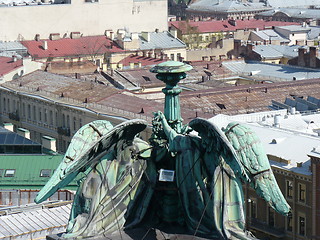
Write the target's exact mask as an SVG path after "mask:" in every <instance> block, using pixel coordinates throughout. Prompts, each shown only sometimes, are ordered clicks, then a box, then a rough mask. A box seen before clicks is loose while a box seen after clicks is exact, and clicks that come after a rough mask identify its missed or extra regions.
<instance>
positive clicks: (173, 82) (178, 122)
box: [150, 61, 192, 132]
mask: <svg viewBox="0 0 320 240" xmlns="http://www.w3.org/2000/svg"><path fill="white" fill-rule="evenodd" d="M191 69H192V66H190V65H189V64H185V63H182V62H176V61H168V62H163V63H160V64H158V65H156V66H154V67H153V68H151V69H150V72H153V73H157V75H156V78H158V79H159V80H161V81H163V82H164V83H165V84H166V87H165V88H164V89H162V92H163V93H164V94H165V95H166V97H165V105H164V115H165V117H166V119H167V120H168V122H169V124H170V126H171V127H172V128H174V129H175V130H176V131H177V132H180V131H181V127H182V118H181V111H180V100H179V94H180V93H181V88H180V87H179V86H178V85H177V84H178V82H179V81H180V80H182V79H184V78H185V77H186V73H185V72H187V71H190V70H191Z"/></svg>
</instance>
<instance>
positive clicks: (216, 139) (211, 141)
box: [189, 118, 249, 180]
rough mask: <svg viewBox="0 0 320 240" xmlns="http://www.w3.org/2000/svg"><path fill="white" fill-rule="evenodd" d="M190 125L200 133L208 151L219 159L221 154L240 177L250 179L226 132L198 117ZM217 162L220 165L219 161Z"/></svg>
mask: <svg viewBox="0 0 320 240" xmlns="http://www.w3.org/2000/svg"><path fill="white" fill-rule="evenodd" d="M189 126H190V127H191V128H192V129H193V130H195V131H197V132H198V133H199V135H200V137H201V139H202V142H203V143H204V144H205V148H206V152H209V153H211V154H212V155H216V157H215V158H216V159H217V160H218V159H219V158H220V156H221V157H222V158H223V159H224V161H226V163H227V164H228V165H229V166H230V167H231V168H232V170H233V172H234V173H235V174H237V176H238V177H241V178H244V179H246V180H249V179H248V176H247V175H246V172H245V169H244V166H243V165H242V164H241V162H240V161H239V159H238V157H237V154H236V152H235V150H234V149H233V147H232V145H231V144H230V142H229V141H228V139H227V138H226V136H225V134H224V133H223V132H222V131H221V130H220V129H219V128H218V127H217V126H216V125H214V124H213V123H211V122H209V121H208V120H205V119H202V118H196V119H194V120H192V121H191V122H190V123H189ZM218 161H219V160H218ZM212 164H214V163H212ZM216 164H217V165H218V163H216ZM213 171H214V170H213ZM210 175H213V173H210Z"/></svg>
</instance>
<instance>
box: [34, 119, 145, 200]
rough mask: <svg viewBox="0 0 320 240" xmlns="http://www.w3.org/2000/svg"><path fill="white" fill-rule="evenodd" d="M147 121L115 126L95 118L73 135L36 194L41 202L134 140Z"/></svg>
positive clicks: (134, 121)
mask: <svg viewBox="0 0 320 240" xmlns="http://www.w3.org/2000/svg"><path fill="white" fill-rule="evenodd" d="M146 126H147V122H145V121H143V120H130V121H126V122H124V123H121V124H119V125H117V126H115V127H113V126H112V125H111V124H110V122H108V121H105V120H97V121H93V122H91V123H89V124H86V125H84V126H83V127H81V128H80V129H79V130H78V131H77V133H76V134H75V135H74V137H73V139H72V141H71V143H70V145H69V147H68V150H67V152H66V154H65V156H64V158H63V159H62V161H61V163H60V165H59V166H58V168H57V169H56V171H55V172H54V174H53V175H52V177H51V178H50V180H49V181H48V182H47V184H46V185H45V186H44V187H43V188H42V189H41V191H40V192H39V193H38V195H37V197H36V198H35V202H36V203H40V202H42V201H44V200H46V199H47V198H49V197H50V196H51V195H53V194H54V193H55V192H56V191H57V190H59V189H61V188H63V187H65V186H67V185H68V184H69V183H70V182H71V181H72V180H73V179H74V178H75V177H76V176H77V175H78V174H79V173H80V172H84V171H85V170H86V169H88V168H89V167H92V166H93V165H95V164H96V163H97V161H99V159H100V158H101V157H103V156H104V155H106V154H107V153H108V152H111V151H112V150H114V151H117V148H124V147H125V146H127V145H129V144H131V142H132V141H133V139H134V137H135V135H136V134H137V133H139V132H141V131H143V130H144V129H145V128H146Z"/></svg>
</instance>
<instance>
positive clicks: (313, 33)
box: [308, 12, 320, 40]
mask: <svg viewBox="0 0 320 240" xmlns="http://www.w3.org/2000/svg"><path fill="white" fill-rule="evenodd" d="M319 14H320V12H319ZM309 28H310V32H308V39H309V40H318V39H319V36H320V27H311V26H310V27H309Z"/></svg>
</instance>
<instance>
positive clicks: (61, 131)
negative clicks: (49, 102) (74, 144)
mask: <svg viewBox="0 0 320 240" xmlns="http://www.w3.org/2000/svg"><path fill="white" fill-rule="evenodd" d="M57 131H58V134H61V135H64V136H67V137H70V128H68V127H58V128H57Z"/></svg>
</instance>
